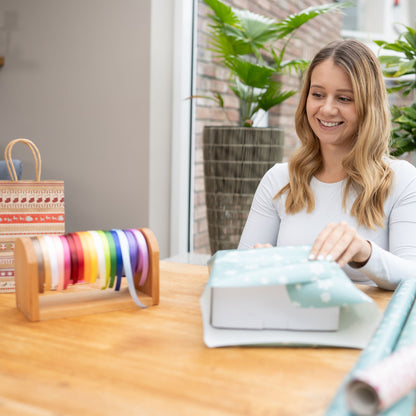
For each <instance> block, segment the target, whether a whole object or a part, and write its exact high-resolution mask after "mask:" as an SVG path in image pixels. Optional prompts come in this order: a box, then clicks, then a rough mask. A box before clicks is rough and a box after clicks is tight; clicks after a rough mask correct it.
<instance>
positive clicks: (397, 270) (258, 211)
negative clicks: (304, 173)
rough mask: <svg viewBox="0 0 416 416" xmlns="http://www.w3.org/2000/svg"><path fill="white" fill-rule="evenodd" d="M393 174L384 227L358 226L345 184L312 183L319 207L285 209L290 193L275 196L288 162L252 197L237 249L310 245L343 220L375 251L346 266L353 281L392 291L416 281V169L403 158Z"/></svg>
mask: <svg viewBox="0 0 416 416" xmlns="http://www.w3.org/2000/svg"><path fill="white" fill-rule="evenodd" d="M390 163H391V168H392V170H393V171H394V173H395V178H394V180H393V185H392V189H391V190H390V194H389V196H388V198H387V199H386V201H385V203H384V212H385V222H384V225H385V227H384V228H381V227H380V228H377V229H376V230H372V229H368V228H366V227H363V226H361V227H359V226H358V224H357V220H356V219H355V217H353V216H351V215H350V209H351V206H352V204H353V202H354V199H355V197H356V195H355V194H354V193H353V191H350V193H349V197H348V198H347V206H346V210H344V208H343V205H342V200H343V192H344V186H345V183H346V180H343V181H341V182H336V183H324V182H321V181H319V180H318V179H316V178H315V177H314V178H312V180H311V184H310V186H311V189H312V192H313V194H314V197H315V209H314V210H313V212H311V213H307V212H306V208H305V209H303V210H302V211H300V212H298V213H296V214H293V215H292V214H287V213H286V211H285V200H286V195H283V196H280V197H279V198H274V197H275V195H276V194H277V192H278V191H279V190H280V189H281V188H282V187H283V186H285V185H286V184H287V183H288V182H289V172H288V164H287V163H277V164H276V165H275V166H273V167H272V168H271V169H270V170H269V171H268V172H267V173H266V174H265V175H264V177H263V179H262V180H261V182H260V184H259V186H258V188H257V191H256V193H255V195H254V198H253V203H252V206H251V209H250V214H249V216H248V219H247V223H246V225H245V228H244V231H243V233H242V236H241V239H240V244H239V248H250V247H253V246H254V245H255V244H256V243H262V244H265V243H270V244H271V245H273V246H275V245H277V246H290V245H305V244H306V245H312V244H313V243H314V241H315V239H316V237H317V236H318V234H319V233H320V232H321V231H322V230H323V228H324V227H325V225H326V224H328V223H329V222H340V221H345V222H347V223H348V224H350V225H351V226H353V227H354V228H356V229H357V231H358V233H359V234H360V235H361V236H362V237H363V238H365V239H366V240H368V241H370V243H371V245H372V253H371V256H370V259H369V261H368V262H367V264H366V265H365V266H363V267H361V268H359V269H353V268H352V267H350V266H348V265H347V266H345V267H344V271H345V272H346V273H347V275H348V276H349V277H350V278H351V280H352V281H354V282H356V283H361V284H370V285H374V284H376V285H377V286H380V287H382V288H385V289H391V290H392V289H394V288H395V287H396V286H397V285H398V284H399V282H400V281H401V280H402V279H405V278H416V168H415V167H414V166H413V165H411V164H410V163H408V162H406V161H403V160H391V161H390Z"/></svg>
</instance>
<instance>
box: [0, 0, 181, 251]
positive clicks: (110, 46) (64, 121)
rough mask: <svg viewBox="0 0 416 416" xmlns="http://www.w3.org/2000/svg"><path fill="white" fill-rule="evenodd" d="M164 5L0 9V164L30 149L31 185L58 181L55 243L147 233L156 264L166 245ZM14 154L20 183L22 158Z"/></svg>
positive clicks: (9, 4)
mask: <svg viewBox="0 0 416 416" xmlns="http://www.w3.org/2000/svg"><path fill="white" fill-rule="evenodd" d="M170 3H171V2H170V1H168V0H140V1H137V0H119V1H114V0H71V1H68V0H1V1H0V32H3V36H4V35H5V36H6V53H5V66H4V67H3V68H1V69H0V152H1V153H0V156H1V158H2V155H3V151H4V147H5V145H6V144H7V142H8V141H9V140H11V139H13V138H16V137H27V138H30V139H32V140H33V141H34V142H35V143H36V144H37V145H38V147H39V149H40V151H41V155H42V163H43V165H42V166H43V169H42V178H43V179H63V180H64V181H65V188H66V189H65V192H66V224H67V232H70V231H77V230H85V229H109V228H114V227H120V228H127V227H150V228H151V229H152V230H153V231H154V232H155V234H156V237H157V238H158V241H159V245H160V248H161V256H162V257H163V256H166V255H168V254H169V239H170V223H169V212H170V206H169V205H170V186H169V183H170V176H171V172H170V159H169V158H170V128H171V122H172V121H171V102H170V100H171V95H170V90H171V82H172V80H171V72H170V68H169V61H170V59H171V52H170V51H171V49H172V46H171V43H172V33H171V30H172V21H171V20H169V19H172V18H171V17H170V16H172V11H171V10H170V9H171V8H172V7H173V6H171V5H170ZM156 15H159V16H160V18H159V21H158V22H157V24H158V26H157V27H156V28H154V30H153V31H152V30H151V22H152V21H153V22H154V19H155V16H156ZM152 16H153V20H152ZM160 23H162V24H160ZM155 30H157V32H155ZM155 34H157V36H156V38H155ZM151 35H152V36H153V41H152V39H151ZM161 58H162V60H161V63H162V64H163V63H167V64H168V65H167V67H160V66H159V65H158V60H159V61H160V59H161ZM160 85H162V86H163V90H160V88H159V87H160ZM155 88H156V90H155ZM158 88H159V89H158ZM152 92H153V93H154V94H153V95H152ZM166 103H168V105H166ZM156 115H157V117H156ZM152 123H153V125H152ZM155 123H156V124H155ZM21 146H22V145H21ZM16 154H18V156H20V157H21V158H22V159H23V161H24V177H25V178H31V177H32V175H33V162H32V160H31V159H30V153H29V152H25V151H24V149H23V148H22V149H20V148H19V149H18V148H17V147H16ZM166 184H167V185H166ZM151 187H152V189H150V188H151Z"/></svg>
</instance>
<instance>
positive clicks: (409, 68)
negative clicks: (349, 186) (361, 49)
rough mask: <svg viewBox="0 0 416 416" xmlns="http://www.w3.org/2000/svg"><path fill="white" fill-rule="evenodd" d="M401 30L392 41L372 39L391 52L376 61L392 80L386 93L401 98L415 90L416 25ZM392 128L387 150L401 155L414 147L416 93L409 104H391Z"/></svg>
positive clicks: (415, 146)
mask: <svg viewBox="0 0 416 416" xmlns="http://www.w3.org/2000/svg"><path fill="white" fill-rule="evenodd" d="M404 29H405V30H404V31H403V32H402V33H400V35H399V37H398V38H397V39H396V40H395V41H394V42H386V41H381V40H378V41H375V43H376V44H377V45H378V46H380V48H381V49H380V52H382V51H383V50H388V51H392V52H393V54H391V55H380V56H379V61H380V63H381V65H382V68H383V73H384V75H385V76H386V77H387V78H391V79H395V80H397V81H396V85H395V86H394V87H391V88H388V92H389V93H396V92H401V93H402V94H403V96H404V97H406V96H408V95H409V94H410V93H413V94H415V93H416V25H415V28H411V27H409V26H404ZM391 113H392V122H393V129H392V133H391V140H390V148H391V150H390V153H391V155H392V156H400V155H402V154H403V153H405V152H411V151H413V150H415V149H416V96H414V97H413V103H412V104H410V105H408V106H401V107H398V106H396V105H393V106H391Z"/></svg>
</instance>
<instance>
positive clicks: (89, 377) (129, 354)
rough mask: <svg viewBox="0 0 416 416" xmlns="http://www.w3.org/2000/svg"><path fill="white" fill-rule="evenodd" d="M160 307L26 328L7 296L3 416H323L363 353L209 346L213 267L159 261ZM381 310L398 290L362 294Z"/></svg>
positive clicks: (1, 317) (1, 345)
mask: <svg viewBox="0 0 416 416" xmlns="http://www.w3.org/2000/svg"><path fill="white" fill-rule="evenodd" d="M160 267H161V277H160V295H161V297H160V305H159V306H154V307H150V308H148V309H146V310H142V309H138V308H135V307H133V308H132V309H128V310H124V311H117V312H108V313H101V314H95V315H88V316H82V317H74V318H67V319H57V320H50V321H44V322H28V321H27V320H26V318H24V316H23V315H22V314H21V313H20V312H19V311H18V310H17V309H16V307H15V297H14V294H2V295H0V322H1V324H0V328H1V336H0V414H1V415H8V416H14V415H16V416H17V415H18V416H25V415H36V416H46V415H48V416H52V415H55V416H56V415H58V414H59V415H77V416H95V415H97V416H105V415H111V416H124V415H128V416H132V415H133V416H135V415H146V416H147V415H181V416H183V415H192V416H201V415H215V416H221V415H238V416H241V415H256V416H257V415H273V416H275V415H278V416H289V415H302V416H304V415H308V416H311V415H317V416H318V415H319V416H322V415H323V414H324V411H325V409H326V407H327V406H328V404H329V402H330V401H331V399H332V398H333V396H334V395H335V393H336V391H337V389H338V387H339V385H340V382H341V380H342V379H343V377H344V375H345V374H346V373H347V372H348V371H349V370H350V369H351V367H352V366H353V365H354V363H355V362H356V360H357V358H358V355H359V354H360V351H359V350H353V349H341V348H339V349H337V348H280V347H278V348H247V347H245V348H239V347H236V348H234V347H233V348H231V347H230V348H217V349H209V348H207V347H206V346H205V345H204V343H203V334H202V322H201V313H200V307H199V298H200V295H201V293H202V291H203V288H204V286H205V284H206V282H207V279H208V272H207V268H206V267H204V266H193V265H186V264H178V263H171V262H164V261H162V262H161V263H160ZM364 290H365V292H366V293H368V294H369V295H370V296H372V297H373V298H374V299H375V300H376V302H377V303H378V304H379V305H380V307H381V308H383V309H384V308H385V306H386V305H387V303H388V301H389V299H390V297H391V292H386V291H382V290H380V289H377V288H364Z"/></svg>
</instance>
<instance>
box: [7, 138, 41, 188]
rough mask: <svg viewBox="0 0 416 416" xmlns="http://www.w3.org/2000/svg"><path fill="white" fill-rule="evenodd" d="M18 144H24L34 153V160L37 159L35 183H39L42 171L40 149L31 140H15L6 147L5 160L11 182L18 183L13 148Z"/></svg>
mask: <svg viewBox="0 0 416 416" xmlns="http://www.w3.org/2000/svg"><path fill="white" fill-rule="evenodd" d="M16 143H24V144H25V145H26V146H28V147H29V149H30V150H31V151H32V155H33V158H34V159H35V181H37V182H39V181H40V173H41V169H42V160H41V158H40V153H39V149H38V148H37V147H36V145H35V143H33V142H32V141H31V140H29V139H15V140H12V141H11V142H10V143H9V144H8V145H7V146H6V149H5V151H4V160H5V161H6V165H7V170H8V171H9V175H10V178H11V180H12V181H15V182H16V181H17V174H16V169H15V168H14V165H13V160H12V148H13V146H14V145H15V144H16Z"/></svg>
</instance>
